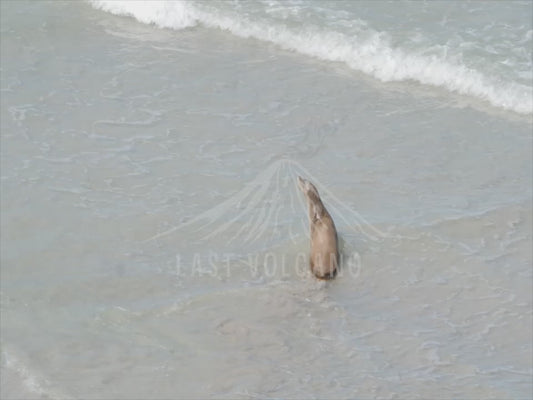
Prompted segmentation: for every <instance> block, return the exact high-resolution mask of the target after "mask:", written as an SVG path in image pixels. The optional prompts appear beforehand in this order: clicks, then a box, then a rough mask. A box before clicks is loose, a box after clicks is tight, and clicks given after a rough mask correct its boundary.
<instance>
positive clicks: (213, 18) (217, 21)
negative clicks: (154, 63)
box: [89, 0, 533, 114]
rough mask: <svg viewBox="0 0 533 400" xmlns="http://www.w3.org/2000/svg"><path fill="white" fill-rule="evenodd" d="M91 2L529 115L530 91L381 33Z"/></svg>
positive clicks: (172, 6) (155, 5) (170, 5)
mask: <svg viewBox="0 0 533 400" xmlns="http://www.w3.org/2000/svg"><path fill="white" fill-rule="evenodd" d="M89 1H90V3H91V4H92V5H93V7H95V8H97V9H101V10H103V11H107V12H110V13H113V14H116V15H126V16H131V17H133V18H135V19H137V20H138V21H140V22H143V23H145V24H154V25H156V26H158V27H161V28H171V29H176V30H180V29H184V28H189V27H193V26H196V25H198V24H201V25H203V26H205V27H208V28H214V29H219V30H223V31H227V32H230V33H232V34H233V35H236V36H239V37H241V38H254V39H257V40H261V41H265V42H269V43H273V44H275V45H277V46H279V47H281V48H283V49H285V50H290V51H295V52H298V53H301V54H304V55H307V56H311V57H315V58H318V59H322V60H326V61H333V62H342V63H344V64H346V65H348V66H349V67H350V68H352V69H354V70H357V71H360V72H363V73H366V74H368V75H371V76H373V77H374V78H377V79H379V80H381V81H383V82H390V81H415V82H418V83H421V84H424V85H431V86H435V87H440V88H444V89H446V90H448V91H450V92H455V93H459V94H462V95H468V96H472V97H476V98H478V99H481V100H483V101H487V102H489V103H490V104H492V105H493V106H495V107H498V108H502V109H505V110H510V111H514V112H516V113H519V114H532V113H533V90H532V88H531V87H527V86H524V85H520V84H518V83H514V82H501V81H499V80H497V79H495V78H491V77H487V76H485V75H484V74H482V73H481V72H479V71H477V70H475V69H472V68H468V67H467V66H465V65H461V64H456V63H452V62H449V61H447V60H446V59H445V58H443V57H437V56H428V55H423V54H415V53H409V52H406V51H404V50H403V49H401V48H396V47H392V46H391V45H390V43H389V41H388V39H387V38H386V35H385V34H384V33H382V32H376V31H372V30H367V31H366V32H365V36H368V38H365V39H362V38H359V37H357V36H347V35H344V34H342V33H340V32H334V31H324V30H321V29H318V28H313V27H301V28H299V30H295V29H291V28H289V27H287V26H285V25H272V24H267V23H263V22H260V21H252V20H249V19H247V18H246V17H244V16H239V17H228V16H225V15H221V14H214V13H210V12H206V11H203V10H200V9H198V8H197V7H196V6H194V4H191V3H189V2H186V1H179V2H178V1H110V0H89Z"/></svg>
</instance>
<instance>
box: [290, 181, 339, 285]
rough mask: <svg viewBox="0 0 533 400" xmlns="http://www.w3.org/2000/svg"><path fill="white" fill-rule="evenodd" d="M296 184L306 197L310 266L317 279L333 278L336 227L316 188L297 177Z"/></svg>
mask: <svg viewBox="0 0 533 400" xmlns="http://www.w3.org/2000/svg"><path fill="white" fill-rule="evenodd" d="M298 186H299V188H300V190H301V191H302V192H303V194H304V195H305V197H306V198H307V206H308V209H309V225H310V229H311V254H310V267H311V271H312V272H313V274H314V275H315V276H316V277H317V278H318V279H325V280H328V279H333V278H335V275H337V266H338V263H339V248H338V244H337V229H335V224H334V223H333V219H331V216H330V215H329V213H328V210H326V207H324V204H323V203H322V200H321V199H320V195H319V194H318V190H316V187H315V186H314V185H313V184H312V183H311V182H309V181H307V180H305V179H303V178H301V177H298Z"/></svg>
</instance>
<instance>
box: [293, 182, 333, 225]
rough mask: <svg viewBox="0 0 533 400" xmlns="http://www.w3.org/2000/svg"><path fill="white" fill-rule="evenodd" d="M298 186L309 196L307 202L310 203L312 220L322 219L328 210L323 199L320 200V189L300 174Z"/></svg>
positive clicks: (310, 217)
mask: <svg viewBox="0 0 533 400" xmlns="http://www.w3.org/2000/svg"><path fill="white" fill-rule="evenodd" d="M298 187H299V188H300V190H301V191H302V193H303V194H304V195H305V197H306V198H307V203H308V205H309V219H310V220H311V221H317V220H319V219H321V217H322V216H323V215H324V213H325V212H326V211H325V208H324V205H323V204H322V200H320V195H319V194H318V190H316V187H315V185H313V184H312V183H311V182H309V181H308V180H306V179H304V178H302V177H301V176H299V177H298Z"/></svg>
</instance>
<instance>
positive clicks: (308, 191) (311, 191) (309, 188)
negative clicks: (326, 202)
mask: <svg viewBox="0 0 533 400" xmlns="http://www.w3.org/2000/svg"><path fill="white" fill-rule="evenodd" d="M298 187H299V188H300V190H301V191H302V193H303V194H305V195H306V197H308V198H309V197H318V198H320V196H319V195H318V190H316V187H315V185H313V184H312V183H311V182H309V181H308V180H307V179H304V178H302V177H301V176H299V177H298Z"/></svg>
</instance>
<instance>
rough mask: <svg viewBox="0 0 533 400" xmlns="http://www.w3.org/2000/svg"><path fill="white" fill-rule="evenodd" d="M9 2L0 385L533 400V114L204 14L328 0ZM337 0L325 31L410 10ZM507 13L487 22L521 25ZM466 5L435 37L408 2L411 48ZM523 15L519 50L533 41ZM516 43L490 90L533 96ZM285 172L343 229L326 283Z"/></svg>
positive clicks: (85, 392)
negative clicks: (167, 23)
mask: <svg viewBox="0 0 533 400" xmlns="http://www.w3.org/2000/svg"><path fill="white" fill-rule="evenodd" d="M0 4H1V15H0V16H1V49H2V59H1V60H2V61H1V67H2V68H1V90H2V92H1V94H2V95H1V135H2V143H1V144H2V146H1V151H2V158H1V185H2V186H1V189H2V190H1V193H0V195H1V208H2V218H1V221H0V222H1V247H2V249H1V250H2V251H1V254H0V256H1V274H2V275H1V278H2V279H1V307H2V308H1V311H2V324H1V346H2V364H1V368H2V375H1V376H2V382H1V391H2V398H41V397H42V398H176V397H179V398H205V397H215V398H280V397H283V398H309V397H317V398H347V397H355V398H368V397H380V398H529V397H531V396H532V395H533V384H532V375H533V365H532V362H531V360H532V356H533V354H532V339H533V337H532V335H533V329H532V299H531V293H532V289H533V288H532V286H533V284H532V273H531V262H532V260H533V255H532V185H531V182H532V178H533V177H532V174H533V173H532V171H533V160H532V158H533V156H532V152H531V149H532V143H531V127H532V120H531V111H530V110H529V109H528V108H527V107H526V108H525V109H513V108H512V107H511V108H509V107H504V106H499V105H498V104H492V103H491V102H490V101H485V100H484V99H483V98H482V97H476V95H468V94H465V95H461V94H458V93H456V92H454V91H450V90H448V89H447V88H446V87H444V86H439V85H436V86H435V85H425V84H422V83H420V82H414V81H412V80H410V79H407V80H400V81H396V82H383V81H381V80H379V79H376V78H375V76H373V75H372V74H370V75H366V74H365V72H364V71H361V70H357V69H354V68H352V67H353V65H352V66H351V65H350V64H349V63H346V62H332V60H330V59H328V58H327V57H318V58H317V57H312V56H309V55H308V54H306V53H305V52H300V51H298V49H296V50H295V49H294V48H292V49H291V47H290V46H285V45H283V44H281V45H280V43H277V42H275V41H263V40H261V38H258V37H252V38H242V37H240V36H242V35H239V34H238V33H235V31H232V30H231V29H230V30H226V31H223V30H220V29H218V28H217V27H216V24H215V23H214V22H213V21H215V20H214V19H213V15H216V16H219V14H220V13H222V12H236V11H235V10H237V11H239V12H242V13H244V14H239V15H240V16H246V18H249V20H253V21H260V22H261V21H262V23H270V24H272V26H273V27H275V28H276V29H277V28H279V26H285V25H280V24H287V26H289V27H292V28H291V29H292V30H291V32H293V33H294V30H295V29H297V28H298V27H301V25H298V23H299V22H298V21H299V20H298V19H290V18H291V17H290V16H291V15H293V16H294V15H296V16H298V18H306V16H307V18H310V19H309V20H304V22H306V21H314V22H313V24H314V25H313V26H315V27H316V26H321V27H322V29H325V28H324V27H327V26H328V25H324V24H325V22H324V20H322V19H320V18H322V17H320V15H322V16H323V15H326V14H327V13H328V12H330V13H333V11H332V10H329V11H328V10H325V11H323V12H322V14H320V13H319V11H317V10H318V9H317V8H316V5H317V4H316V3H304V4H303V5H300V6H301V7H304V6H306V5H307V7H308V8H309V9H308V10H307V14H306V13H305V12H304V11H303V10H304V9H303V8H300V9H298V8H297V7H298V3H294V4H292V7H293V11H292V13H291V11H290V8H289V7H285V8H284V7H283V6H281V5H279V4H274V3H272V4H273V5H272V8H269V9H268V10H269V11H270V14H268V13H267V14H268V15H271V14H275V15H274V16H275V17H276V15H277V17H276V18H277V19H276V21H275V22H274V21H273V20H268V18H267V17H266V16H265V15H267V14H265V13H266V11H264V10H263V11H262V10H261V9H260V8H256V9H253V10H246V9H244V10H238V9H234V10H224V9H223V7H226V6H225V4H226V3H194V4H193V5H192V6H193V7H195V8H191V9H188V10H189V11H190V10H195V12H196V13H197V14H196V15H193V17H194V18H192V19H191V20H190V23H189V24H188V26H189V27H188V28H186V29H181V28H183V24H182V25H176V26H172V27H173V28H174V29H161V28H159V27H157V26H154V25H146V24H142V23H139V22H137V21H135V20H134V19H133V18H129V17H124V16H116V15H112V14H109V13H106V12H104V11H102V10H99V9H95V8H93V7H92V6H91V5H90V4H87V3H74V2H72V3H71V2H66V3H60V2H50V3H49V2H29V3H24V2H8V1H3V2H1V3H0ZM178 4H181V3H178ZM183 4H189V3H183ZM207 4H214V5H212V6H210V7H215V8H216V7H222V8H219V9H215V10H213V9H211V10H209V9H206V7H207ZM239 4H241V5H242V7H248V6H249V4H250V3H239ZM254 4H260V3H254ZM261 4H263V3H261ZM332 4H334V5H335V7H337V8H339V7H340V8H341V10H340V11H338V10H337V11H336V12H338V13H340V14H327V15H326V16H328V15H329V16H330V18H329V19H328V18H326V20H327V21H331V24H333V25H334V26H341V25H342V24H341V25H339V24H340V22H339V21H340V19H339V18H338V15H341V14H342V13H343V12H344V13H345V14H346V13H347V14H346V15H347V17H346V18H345V19H347V20H353V18H352V16H353V13H357V12H359V13H360V14H358V15H359V19H360V20H361V21H366V22H365V23H366V24H367V25H364V24H363V25H361V24H360V25H361V26H367V27H368V26H370V27H371V28H372V32H383V31H384V30H386V29H385V27H386V26H390V28H389V29H388V30H387V32H389V33H388V34H389V35H391V36H390V37H391V38H392V39H391V40H392V42H391V43H392V44H391V46H396V45H397V46H399V48H402V49H403V51H406V50H405V47H406V46H407V45H406V44H405V43H407V42H408V39H409V38H411V37H406V38H401V37H400V36H399V33H398V32H400V31H401V29H402V24H401V23H399V22H398V25H394V24H392V25H391V24H389V25H387V23H386V21H382V20H381V18H377V17H376V18H374V19H372V18H373V17H372V16H376V15H383V14H379V13H376V10H374V12H372V8H371V6H370V5H367V7H366V8H365V7H361V9H358V10H355V9H351V8H349V9H344V10H342V6H343V5H346V4H352V3H350V2H348V3H343V2H335V3H332ZM357 4H359V3H357ZM361 4H362V3H361ZM372 4H373V3H372ZM377 4H378V5H377V6H376V7H378V8H379V7H385V5H384V4H383V3H377ZM407 4H408V5H412V3H407ZM476 4H478V3H474V5H476ZM487 4H496V3H487ZM513 4H515V3H513ZM528 4H529V6H528V7H529V8H526V10H530V8H531V5H530V4H531V3H528ZM515 5H516V9H515V11H514V14H513V12H512V10H513V7H509V10H508V12H509V15H502V16H501V18H502V21H503V22H501V24H499V23H498V21H492V22H488V23H487V24H486V25H483V27H485V26H500V25H501V26H502V27H503V26H508V23H507V21H508V19H509V20H511V21H513V18H517V19H520V18H522V15H523V14H524V12H523V9H522V8H520V7H524V4H523V3H516V4H515ZM526 5H527V4H526ZM126 6H127V4H126ZM130 6H131V4H130ZM492 6H494V5H492ZM265 7H266V6H265ZM275 7H278V9H277V10H278V11H277V12H278V14H276V11H275V10H276V8H275ZM294 7H296V8H294ZM313 7H314V8H313ZM332 7H333V6H332ZM431 7H435V8H434V9H431ZM441 7H444V3H436V4H435V5H434V6H430V9H429V10H426V14H424V13H422V15H426V16H427V17H428V18H429V17H432V18H436V16H437V14H439V13H441ZM494 7H495V6H494ZM474 8H475V7H474ZM294 10H297V12H296V11H294ZM451 11H453V10H451ZM471 11H472V10H471ZM202 12H203V13H204V14H201V13H202ZM472 12H474V11H472ZM479 12H482V11H479ZM198 13H200V15H201V16H204V17H205V16H206V15H210V16H211V20H209V21H211V23H210V22H209V21H207V20H202V19H201V18H199V17H198V15H199V14H198ZM217 13H219V14H217ZM324 13H325V14H324ZM441 14H442V13H441ZM474 14H475V13H474ZM65 15H68V18H65ZM343 15H344V14H343ZM453 15H454V13H451V14H450V15H449V17H448V20H449V21H451V22H449V24H450V25H448V24H445V25H444V28H442V29H444V32H441V31H439V30H435V31H434V32H433V31H431V30H430V26H432V25H431V24H430V22H429V21H430V20H431V19H424V17H423V16H421V15H416V14H415V15H414V16H413V18H414V20H413V22H412V24H413V26H414V28H413V29H415V27H416V26H419V29H420V30H421V32H422V33H421V34H422V36H423V40H422V41H421V42H420V43H421V44H420V46H423V43H424V40H433V39H431V37H432V36H431V35H430V34H429V33H433V34H434V35H435V37H445V36H446V35H447V33H446V32H447V31H446V29H452V28H451V27H453V26H456V25H457V26H460V27H462V28H463V29H464V31H465V32H466V31H468V29H467V28H468V27H469V26H470V25H468V24H469V23H470V22H469V20H468V19H467V18H466V17H465V19H460V18H458V17H455V19H453V18H452V17H453ZM461 15H462V14H461ZM475 15H478V14H475ZM334 16H337V17H334ZM233 17H235V16H233ZM485 17H486V18H488V17H489V16H487V15H485ZM254 18H255V19H254ZM271 18H272V17H271ZM313 18H315V19H313ZM506 18H507V19H506ZM178 20H179V21H181V20H180V19H178ZM206 21H207V22H206ZM216 21H219V22H220V20H216ZM224 21H226V22H227V20H224ZM230 21H235V19H231V20H230ZM265 21H266V22H265ZM280 21H281V22H280ZM472 21H478V22H477V23H481V22H479V21H481V20H480V19H479V18H474V19H472ZM300 22H301V21H300ZM228 23H229V22H228ZM321 23H322V25H320V24H321ZM276 24H277V25H276ZM491 24H492V25H491ZM333 25H331V26H333ZM306 26H307V25H306ZM331 26H330V28H331ZM439 26H440V25H439ZM446 27H448V28H446ZM517 27H518V28H519V29H517V30H516V31H513V32H509V35H508V36H506V38H507V39H506V40H510V41H511V43H518V42H519V39H516V38H515V39H513V37H515V36H516V37H518V36H520V34H521V33H524V35H525V37H526V40H527V35H528V33H527V32H531V24H530V22H529V25H527V24H526V25H524V26H523V27H522V28H520V24H517ZM356 28H357V26H355V27H349V29H356ZM346 29H348V28H346ZM439 29H440V28H439ZM476 29H478V27H477V25H476V24H474V23H473V22H472V26H471V27H470V32H474V33H475V31H476ZM479 29H481V28H479ZM502 29H503V28H502ZM528 29H529V30H528ZM487 31H488V32H492V34H493V35H494V36H495V39H494V41H493V42H491V41H490V37H491V36H486V37H485V39H486V40H487V41H488V42H487V46H488V45H490V43H497V44H498V46H495V48H500V47H502V46H503V48H506V49H507V48H509V46H507V47H506V46H504V45H503V44H501V43H500V42H499V41H498V40H503V39H501V38H502V37H503V34H501V32H500V31H498V29H497V28H495V29H494V30H491V29H487ZM350 32H351V33H352V34H354V33H353V32H352V31H349V30H348V31H343V32H341V33H342V34H343V35H348V34H350ZM365 32H370V31H365ZM428 32H429V33H428ZM461 32H462V31H461ZM474 33H472V34H473V35H474ZM513 35H514V36H513ZM529 35H530V34H529ZM474 36H475V35H474ZM292 38H293V37H292ZM497 38H498V39H497ZM530 39H531V38H530ZM530 39H529V40H530ZM435 40H436V39H435ZM457 40H459V39H457ZM513 40H514V42H513ZM480 42H481V39H478V40H477V41H476V40H473V43H474V44H473V45H472V46H474V47H475V44H476V43H480ZM395 43H396V44H395ZM402 43H403V44H402ZM500 44H501V45H500ZM515 47H517V48H518V47H519V46H515ZM395 48H396V47H395ZM291 50H292V51H291ZM411 50H412V49H411ZM474 53H475V52H474ZM515 53H516V58H515V59H514V61H515V63H516V65H515V68H514V69H513V73H512V74H510V75H506V74H505V73H504V72H501V74H502V75H501V76H505V77H507V76H510V77H511V78H509V80H508V82H507V83H505V82H504V84H502V86H498V87H499V89H498V90H501V91H503V90H504V89H502V88H506V89H505V90H507V89H509V88H511V87H515V86H513V85H524V86H526V87H529V88H530V87H531V79H530V78H528V75H527V74H528V73H529V74H530V73H531V59H529V61H528V60H527V59H526V60H525V61H524V59H523V58H521V57H522V55H521V53H520V51H519V50H516V51H515ZM476 54H478V56H479V57H480V58H479V59H480V60H481V59H483V57H485V56H484V55H483V53H482V52H481V53H476ZM6 55H8V56H6ZM469 56H470V53H468V52H467V53H465V54H464V55H463V57H464V59H466V60H468V63H469V64H468V65H469V66H470V67H471V68H474V67H475V65H476V61H475V60H476V58H475V57H473V56H472V57H469ZM505 56H509V57H510V55H509V54H507V55H505V54H496V55H494V57H496V58H497V59H500V57H505ZM528 62H529V64H528ZM491 65H493V64H491ZM494 65H495V66H494V68H495V69H496V70H497V69H498V68H500V67H498V65H499V64H498V65H496V64H494ZM524 71H525V75H524ZM478 72H479V73H481V74H483V76H492V77H493V78H494V77H498V76H500V75H498V74H499V73H500V72H494V71H492V72H491V71H489V70H478ZM524 76H525V78H524ZM529 77H530V75H529ZM491 79H492V78H491ZM494 79H496V78H494ZM498 79H500V78H497V79H496V80H498ZM498 82H500V83H501V81H500V80H498ZM528 85H529V86H528ZM500 93H503V92H500ZM517 98H518V99H519V97H515V98H514V99H515V100H516V99H517ZM526 98H527V94H526ZM526 106H527V104H526ZM529 108H530V106H529ZM524 110H525V112H522V111H524ZM297 175H303V176H305V177H307V178H309V179H311V180H312V181H313V182H314V183H315V184H316V185H317V187H318V189H319V191H320V193H321V194H322V196H323V199H324V202H325V204H326V206H327V207H328V210H329V211H330V213H331V214H332V216H333V218H334V220H335V222H336V225H337V228H338V230H339V234H340V237H341V240H342V253H343V256H344V261H345V262H344V263H343V268H342V269H341V273H340V276H339V277H338V279H336V280H335V281H333V282H328V283H324V282H317V281H315V280H314V279H313V278H312V277H311V276H310V275H309V273H308V271H307V269H306V263H305V257H306V254H307V250H308V237H307V231H308V227H307V221H306V210H305V206H304V203H303V199H302V197H301V196H300V195H299V194H298V193H297V189H296V182H295V178H296V176H297Z"/></svg>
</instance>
